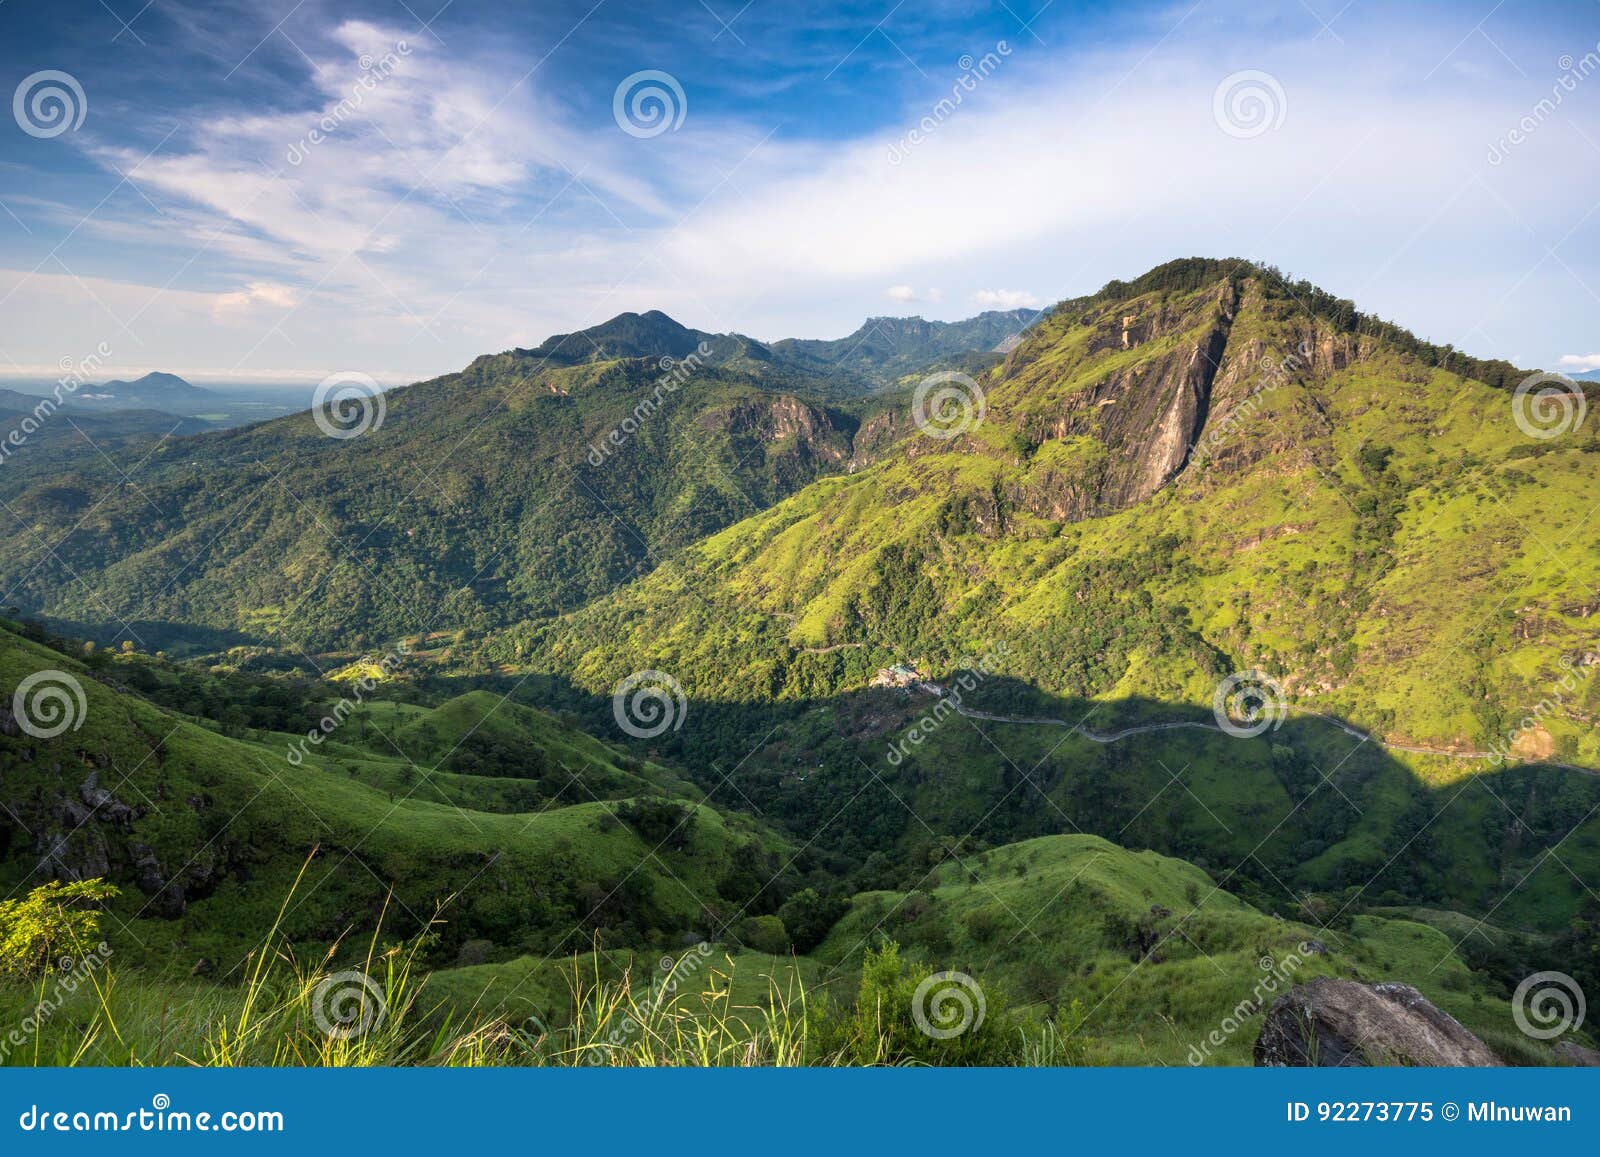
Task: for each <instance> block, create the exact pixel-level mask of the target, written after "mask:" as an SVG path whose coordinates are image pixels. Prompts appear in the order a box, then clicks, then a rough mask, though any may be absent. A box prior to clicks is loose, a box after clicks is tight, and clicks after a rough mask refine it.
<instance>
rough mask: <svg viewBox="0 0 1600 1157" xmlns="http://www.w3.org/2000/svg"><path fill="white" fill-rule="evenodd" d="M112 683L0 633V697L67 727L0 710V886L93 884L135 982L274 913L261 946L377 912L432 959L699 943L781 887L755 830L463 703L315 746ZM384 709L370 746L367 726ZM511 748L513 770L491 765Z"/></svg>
mask: <svg viewBox="0 0 1600 1157" xmlns="http://www.w3.org/2000/svg"><path fill="white" fill-rule="evenodd" d="M122 669H123V664H122V663H121V662H119V661H117V660H109V659H108V657H100V658H99V659H98V661H96V662H95V663H94V664H92V665H91V664H86V663H84V662H80V661H78V660H76V659H74V658H72V657H70V656H68V655H65V654H63V653H62V652H60V651H57V650H52V649H50V648H48V647H45V646H43V645H41V644H39V643H37V642H33V641H30V640H27V639H24V638H21V637H20V636H18V635H16V634H14V633H12V632H10V631H9V630H4V631H0V686H4V687H6V688H16V687H20V686H21V685H22V683H23V681H24V680H25V679H27V678H28V677H29V676H32V675H34V674H36V673H40V672H51V673H52V674H51V675H50V676H49V682H50V684H51V685H53V686H57V687H62V688H66V689H68V691H67V695H68V698H67V699H66V700H64V701H65V702H68V703H73V704H74V705H73V706H71V707H70V711H71V718H73V719H74V721H76V722H77V723H78V726H77V727H76V728H70V729H67V730H65V731H63V732H62V733H61V734H60V735H57V736H54V737H50V738H38V737H36V736H35V735H33V734H31V733H29V732H28V730H27V729H26V728H24V727H23V726H22V723H23V722H24V719H19V718H16V717H14V716H13V714H12V712H11V710H10V708H9V706H8V707H7V709H6V713H5V716H4V719H3V724H4V726H3V727H0V769H3V772H0V814H3V816H4V821H5V822H4V823H3V824H0V836H3V840H0V886H3V887H4V890H5V891H6V892H7V893H14V892H15V891H17V890H18V889H22V888H26V887H31V886H34V885H37V884H39V883H41V882H43V881H44V880H46V879H49V878H51V877H59V878H64V879H84V878H100V877H104V878H109V879H111V880H112V881H114V882H116V883H118V884H119V885H121V886H123V888H124V893H123V895H122V897H121V898H120V899H119V900H118V901H117V902H116V903H115V904H114V905H113V906H112V908H111V928H112V930H113V931H116V932H120V933H121V934H122V935H121V936H119V937H117V938H116V944H117V947H118V950H119V951H120V952H123V953H125V954H126V956H125V958H126V959H127V960H129V961H137V962H138V963H140V964H142V965H145V966H147V967H150V968H155V969H176V970H180V971H181V972H184V973H186V972H188V971H189V970H190V969H191V968H194V967H200V968H201V970H202V971H215V972H216V973H217V974H219V975H226V974H228V973H229V972H230V971H231V970H232V969H233V968H234V967H235V966H236V965H237V964H238V963H239V961H240V960H241V959H242V958H243V957H244V955H245V954H246V953H248V952H250V951H252V950H255V949H259V948H260V947H261V937H262V935H263V934H264V931H265V929H267V928H269V927H271V926H272V925H273V923H274V919H275V917H276V916H277V914H278V911H279V908H280V906H282V905H285V904H287V909H286V911H285V912H284V914H283V918H282V931H283V933H284V934H285V935H286V936H288V937H289V938H290V939H291V940H292V941H294V942H295V943H296V944H298V945H301V946H302V947H307V948H309V947H312V946H316V945H328V944H331V943H333V942H335V941H338V940H339V939H340V938H342V937H344V936H345V935H347V934H353V933H356V934H358V933H361V932H368V931H370V930H371V929H372V928H373V927H375V925H376V924H377V923H378V919H379V916H380V914H381V913H384V912H386V911H387V913H388V920H387V927H388V928H389V930H390V934H392V935H395V936H399V937H402V938H406V937H412V936H416V935H419V934H421V933H422V932H423V931H425V930H428V929H429V927H430V926H432V928H433V930H432V936H433V937H434V941H435V943H434V946H433V948H432V952H433V953H435V954H436V956H437V958H439V959H443V960H452V959H454V958H455V955H456V954H457V953H458V952H459V951H460V950H461V949H462V948H463V946H464V945H467V944H468V943H473V944H475V947H474V949H473V951H474V952H475V953H476V954H477V955H479V956H488V957H493V956H494V955H496V954H501V955H509V954H514V953H516V952H518V951H529V950H534V951H545V952H550V951H557V950H559V948H560V947H561V946H562V945H567V946H569V947H570V946H579V945H581V944H583V943H584V941H585V940H586V938H587V937H588V936H589V935H590V934H595V933H599V934H603V935H605V936H607V937H608V938H609V939H611V940H612V941H613V942H615V943H617V944H618V945H619V946H620V945H626V944H630V943H633V944H640V945H647V944H653V943H655V942H657V941H660V940H663V939H665V938H670V937H675V936H679V935H681V934H684V933H686V932H689V931H691V930H694V929H697V928H700V929H706V928H710V927H712V926H714V925H715V924H716V921H717V919H718V914H719V913H721V914H722V915H724V916H731V915H733V914H735V913H738V912H740V911H741V910H742V909H743V908H744V907H746V904H747V901H749V900H750V899H751V893H753V892H755V891H757V890H759V889H762V888H763V887H764V886H765V885H767V884H768V882H769V880H772V879H773V878H774V877H776V876H779V875H780V874H781V873H780V871H779V869H780V866H781V863H782V861H780V860H779V859H778V853H779V852H781V851H783V850H784V849H785V848H786V846H787V845H786V843H785V841H784V840H783V839H782V837H780V836H777V835H775V834H774V833H772V832H771V831H770V830H769V829H767V828H765V827H763V826H762V825H761V824H760V823H759V822H758V821H756V820H753V819H751V818H747V817H743V816H738V815H733V814H730V813H725V812H723V811H720V810H719V809H717V808H715V807H712V806H709V805H707V804H705V803H703V802H701V798H702V797H701V793H700V792H698V791H697V790H695V789H693V788H690V787H687V786H686V785H684V784H682V783H681V781H679V780H678V778H677V777H676V776H674V775H673V774H671V773H668V772H665V771H664V770H663V769H660V768H659V767H657V766H655V765H653V764H649V763H647V762H645V761H642V760H639V759H636V758H634V757H632V756H629V755H626V754H623V753H620V752H617V751H615V750H613V749H611V748H608V747H606V746H605V745H603V744H600V743H598V742H596V741H594V740H592V739H589V738H588V737H586V736H582V735H581V734H579V733H577V732H576V731H574V730H573V729H572V728H570V727H568V726H566V725H563V724H561V723H560V722H558V721H557V720H554V719H551V718H550V717H547V716H543V715H541V714H540V713H538V712H534V711H531V710H529V709H527V708H521V707H517V706H515V705H505V706H504V707H503V708H501V709H498V710H496V709H494V707H495V705H494V703H493V702H492V701H490V700H488V699H486V697H483V696H468V697H465V698H464V699H461V700H457V701H452V702H446V703H443V704H442V705H440V706H439V707H438V708H436V709H434V710H432V711H424V712H420V713H418V712H412V711H410V710H409V709H406V708H404V707H397V706H391V705H387V704H377V703H371V704H366V705H364V706H363V708H362V714H361V716H360V718H358V719H351V718H350V717H349V716H348V714H347V713H345V712H343V711H341V710H340V709H338V707H337V706H336V705H335V706H332V707H329V708H328V710H329V712H330V713H329V714H328V715H325V716H324V717H323V718H325V719H330V720H334V721H336V722H335V723H334V724H333V725H332V726H330V727H326V728H319V727H317V726H315V725H313V726H311V727H310V728H308V730H318V731H320V732H322V733H324V734H325V736H326V738H325V739H324V740H323V742H321V743H307V742H305V735H306V732H301V733H299V734H298V735H293V734H286V733H274V732H270V731H259V730H254V729H249V730H248V731H247V732H246V733H245V734H244V735H242V736H240V737H233V736H228V735H223V734H220V733H219V731H220V728H219V727H218V725H217V724H216V723H214V722H212V721H209V720H204V719H200V718H196V717H188V716H184V715H181V714H176V713H173V712H170V711H167V710H163V709H161V708H159V707H156V706H155V705H153V704H151V703H150V702H148V701H146V700H144V699H141V698H139V697H137V696H135V695H132V694H130V693H128V692H126V691H124V690H120V689H119V684H121V683H122V680H121V678H120V677H119V676H120V673H121V671H122ZM74 687H75V688H77V689H79V690H81V701H79V700H77V698H76V697H77V691H74V690H71V689H72V688H74ZM10 701H11V700H10V698H9V693H8V699H7V703H8V704H9V703H10ZM75 701H76V702H81V709H80V708H79V707H78V706H77V705H75ZM385 708H387V710H385ZM402 715H409V716H410V718H409V719H408V720H407V721H406V722H404V723H403V724H401V725H400V726H399V727H397V728H395V729H394V735H393V739H394V741H395V742H394V743H391V742H390V741H389V736H388V735H387V733H386V732H384V731H383V725H384V723H385V722H387V723H390V724H392V723H394V722H395V720H396V719H398V718H399V717H400V716H402ZM447 728H448V729H450V730H446V729H447ZM474 736H483V737H485V742H484V743H483V744H482V745H474V743H473V737H474ZM508 751H516V752H519V753H520V754H521V760H520V763H519V764H516V765H513V764H512V763H510V762H501V763H498V764H495V765H493V766H490V761H491V760H492V759H494V758H496V757H497V756H500V755H504V754H505V753H506V752H508ZM296 752H298V754H296ZM413 754H415V755H416V756H418V757H421V758H420V761H419V760H418V759H414V758H413V757H412V756H413ZM452 766H461V767H463V768H464V769H465V770H463V771H461V772H456V771H454V770H451V767H452ZM785 858H786V859H787V858H790V857H785ZM297 880H298V884H297ZM783 894H784V892H783V888H782V885H781V884H780V886H779V887H775V888H773V889H772V890H771V891H770V892H768V893H766V899H765V900H764V901H762V902H761V903H759V904H757V905H755V906H754V907H753V908H752V909H751V910H752V912H756V911H762V910H765V909H766V908H767V907H769V906H775V905H776V904H777V903H778V902H779V901H780V900H781V898H782V896H783ZM435 920H437V921H438V923H437V924H434V921H435ZM201 961H204V962H206V963H205V965H203V966H202V965H201V964H200V962H201Z"/></svg>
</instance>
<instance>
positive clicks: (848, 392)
mask: <svg viewBox="0 0 1600 1157" xmlns="http://www.w3.org/2000/svg"><path fill="white" fill-rule="evenodd" d="M1038 316H1039V311H1038V310H1034V309H1012V310H1005V311H999V310H994V311H990V312H988V313H981V314H979V315H978V316H976V317H970V318H967V319H966V320H965V321H954V322H948V321H927V320H925V319H923V318H920V317H872V318H868V319H867V320H866V321H865V322H864V323H862V325H861V327H860V328H859V329H857V330H856V331H855V332H854V333H852V334H849V335H848V336H846V337H841V338H834V339H830V340H820V339H812V338H784V339H782V340H780V341H775V342H770V343H768V342H761V341H758V340H757V339H755V338H752V337H746V336H745V335H743V334H736V333H728V334H716V333H706V332H705V331H703V330H697V329H689V328H687V327H686V326H683V325H680V324H679V323H678V322H676V321H674V320H673V319H672V318H670V317H668V316H667V315H666V314H664V313H662V312H661V311H660V310H654V309H653V310H650V311H649V312H648V313H623V314H619V315H617V316H616V317H614V318H612V319H611V320H610V321H607V322H604V323H602V324H600V325H597V326H595V327H593V328H592V329H586V330H580V331H578V332H577V333H568V334H556V335H555V336H554V337H551V338H549V339H548V340H546V341H545V342H543V343H541V344H540V345H539V346H537V347H535V348H534V349H528V350H524V349H518V350H513V351H511V356H513V357H516V358H518V359H522V360H524V361H538V362H540V363H542V364H544V365H552V366H557V365H559V366H575V365H580V364H583V363H586V362H594V361H605V360H608V359H614V358H635V357H649V358H659V357H671V358H675V359H682V358H686V357H688V356H689V355H690V354H692V353H694V352H695V351H696V350H698V349H700V348H702V347H704V348H706V349H707V350H709V351H710V352H709V353H708V354H707V355H706V357H707V360H710V361H713V362H715V363H717V364H718V365H721V366H723V367H724V368H732V369H738V370H740V371H743V372H746V373H750V374H752V375H754V376H757V377H772V376H787V377H789V378H791V379H809V384H810V385H811V386H812V388H814V389H816V390H818V391H820V392H822V393H826V394H829V395H831V396H834V397H851V396H860V395H863V394H869V393H872V392H874V391H876V390H881V389H884V388H886V387H890V386H892V385H894V384H895V383H896V382H897V381H899V380H901V379H903V378H905V377H907V376H908V375H912V374H915V373H916V372H917V371H918V370H925V369H928V368H930V367H932V366H933V365H935V364H936V363H939V362H941V360H942V359H947V358H953V357H958V356H961V355H978V357H979V363H978V368H980V369H981V368H986V367H987V366H988V365H990V364H992V363H993V362H995V361H998V360H999V358H1000V355H1001V354H1002V353H1003V352H1004V350H1005V349H1006V348H1009V347H1010V346H1011V345H1014V344H1015V343H1016V342H1017V341H1018V340H1020V338H1021V335H1022V332H1023V331H1024V330H1025V329H1027V327H1028V326H1029V325H1031V324H1033V322H1034V320H1035V319H1036V318H1038ZM985 355H988V356H987V357H986V356H985Z"/></svg>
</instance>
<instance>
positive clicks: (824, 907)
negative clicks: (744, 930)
mask: <svg viewBox="0 0 1600 1157" xmlns="http://www.w3.org/2000/svg"><path fill="white" fill-rule="evenodd" d="M849 910H850V901H849V900H846V899H845V898H844V897H843V896H820V895H818V894H817V892H816V890H815V889H814V888H802V889H801V890H800V891H798V892H796V893H795V894H794V895H793V896H791V897H789V899H788V900H787V901H785V902H784V905H783V906H782V907H781V908H779V909H778V919H780V920H782V921H783V926H784V927H785V928H787V929H788V930H789V943H790V944H792V945H794V950H795V951H796V952H800V953H805V952H810V951H811V950H812V949H813V948H815V947H816V946H817V945H818V944H821V943H822V941H823V940H824V939H825V938H826V937H827V935H828V931H829V930H830V929H831V928H832V927H833V926H834V925H835V924H837V923H838V922H839V918H840V917H841V916H843V915H844V914H845V913H846V912H848V911H849Z"/></svg>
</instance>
